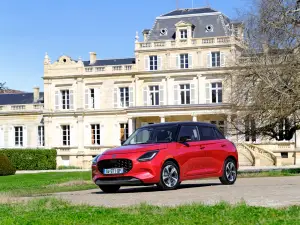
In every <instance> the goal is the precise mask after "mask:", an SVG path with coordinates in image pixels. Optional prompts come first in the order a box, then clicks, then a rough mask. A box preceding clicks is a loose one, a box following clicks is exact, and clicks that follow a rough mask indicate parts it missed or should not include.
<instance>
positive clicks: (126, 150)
mask: <svg viewBox="0 0 300 225" xmlns="http://www.w3.org/2000/svg"><path fill="white" fill-rule="evenodd" d="M164 148H167V144H165V143H163V144H140V145H125V146H120V147H117V148H112V149H109V150H106V151H105V152H104V153H103V155H113V154H130V153H137V152H147V151H151V150H160V149H164Z"/></svg>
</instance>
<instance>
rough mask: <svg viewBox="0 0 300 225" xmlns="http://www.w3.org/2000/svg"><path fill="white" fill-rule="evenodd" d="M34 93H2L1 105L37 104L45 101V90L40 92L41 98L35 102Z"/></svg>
mask: <svg viewBox="0 0 300 225" xmlns="http://www.w3.org/2000/svg"><path fill="white" fill-rule="evenodd" d="M33 99H34V98H33V93H17V94H0V105H19V104H35V103H43V102H44V92H40V99H39V100H38V102H34V100H33Z"/></svg>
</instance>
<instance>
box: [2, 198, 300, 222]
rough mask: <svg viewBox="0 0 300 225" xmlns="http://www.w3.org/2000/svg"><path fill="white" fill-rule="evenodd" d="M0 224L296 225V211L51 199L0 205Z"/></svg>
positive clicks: (298, 219)
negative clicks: (105, 204) (110, 204)
mask: <svg viewBox="0 0 300 225" xmlns="http://www.w3.org/2000/svg"><path fill="white" fill-rule="evenodd" d="M0 224H7V225H8V224H13V225H17V224H39V225H40V224H41V225H42V224H47V225H48V224H53V225H54V224H105V225H109V224H113V225H117V224H126V225H130V224H147V225H149V224H161V225H162V224H180V225H182V224H222V225H223V224H264V225H265V224H278V225H284V224H292V225H296V224H300V207H296V206H294V207H290V208H286V209H273V208H262V207H250V206H247V205H245V204H240V205H236V206H230V205H227V204H225V203H221V204H218V205H215V206H204V205H199V204H194V205H185V206H178V207H173V208H172V207H157V206H148V205H140V206H135V207H130V208H103V207H91V206H84V205H77V206H74V205H71V204H69V203H67V202H63V201H61V200H55V199H40V200H33V201H31V202H28V203H22V204H21V203H18V204H5V205H0Z"/></svg>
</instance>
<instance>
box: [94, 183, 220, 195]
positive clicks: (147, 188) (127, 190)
mask: <svg viewBox="0 0 300 225" xmlns="http://www.w3.org/2000/svg"><path fill="white" fill-rule="evenodd" d="M219 185H221V183H206V184H181V185H180V186H179V187H178V190H180V189H188V188H201V187H209V186H219ZM141 192H161V190H160V189H158V187H157V186H156V185H151V186H141V187H124V188H123V189H120V190H119V191H118V192H117V193H118V194H125V193H141ZM91 194H109V193H104V192H102V191H101V190H100V191H97V192H92V193H91Z"/></svg>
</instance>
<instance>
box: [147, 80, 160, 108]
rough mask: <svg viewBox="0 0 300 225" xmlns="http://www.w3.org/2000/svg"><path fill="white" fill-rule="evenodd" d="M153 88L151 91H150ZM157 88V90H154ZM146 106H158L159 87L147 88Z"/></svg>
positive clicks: (150, 86)
mask: <svg viewBox="0 0 300 225" xmlns="http://www.w3.org/2000/svg"><path fill="white" fill-rule="evenodd" d="M151 88H153V90H151ZM156 88H157V89H156ZM156 95H157V96H158V101H156V100H157V99H156ZM153 96H154V99H153ZM148 98H149V99H148V102H149V103H148V104H149V105H151V106H157V105H160V90H159V85H149V86H148Z"/></svg>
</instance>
